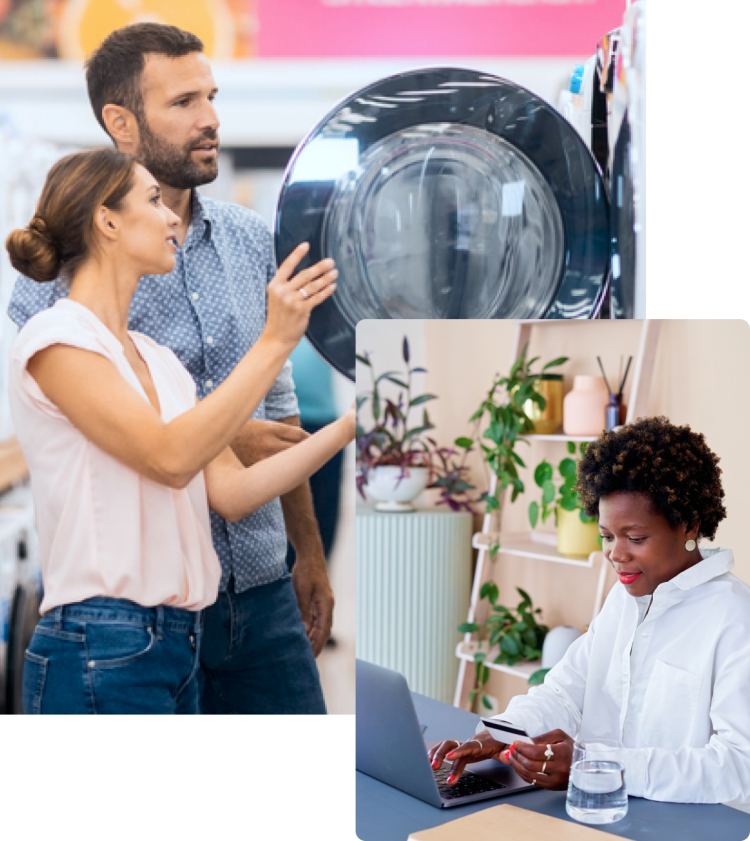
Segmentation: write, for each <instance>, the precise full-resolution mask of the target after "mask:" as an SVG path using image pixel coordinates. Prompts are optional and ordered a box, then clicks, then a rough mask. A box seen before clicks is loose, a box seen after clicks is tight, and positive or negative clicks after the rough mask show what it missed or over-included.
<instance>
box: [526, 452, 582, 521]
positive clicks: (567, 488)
mask: <svg viewBox="0 0 750 841" xmlns="http://www.w3.org/2000/svg"><path fill="white" fill-rule="evenodd" d="M586 445H587V442H586V441H583V442H582V443H581V444H580V447H579V448H578V449H579V452H580V454H581V455H583V453H584V452H585V451H586ZM568 452H569V453H570V454H571V455H575V453H576V445H575V443H574V442H573V441H568ZM577 470H578V462H577V461H576V460H575V459H572V458H567V457H566V458H564V459H563V460H562V461H561V462H560V463H559V464H558V465H557V472H558V473H559V475H560V477H561V478H562V484H560V485H555V483H554V475H555V471H554V468H553V467H552V465H551V464H550V463H549V462H548V461H546V460H544V461H542V462H540V463H539V464H538V465H537V466H536V468H535V469H534V482H535V484H536V485H537V486H538V487H539V488H541V490H542V501H541V505H540V504H539V503H538V502H536V501H534V502H531V503H530V504H529V523H530V524H531V528H532V529H534V528H536V526H537V523H538V522H539V515H540V513H541V517H542V523H546V522H547V520H548V519H549V516H550V514H552V513H554V514H555V520H557V511H558V509H560V508H562V509H564V510H565V511H575V510H576V509H578V512H579V516H580V518H581V522H583V523H591V522H593V521H594V518H593V517H587V516H586V514H585V512H584V510H583V509H582V508H581V503H580V501H579V499H578V494H577V493H576V492H575V484H576V473H577Z"/></svg>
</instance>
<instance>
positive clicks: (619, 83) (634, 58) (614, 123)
mask: <svg viewBox="0 0 750 841" xmlns="http://www.w3.org/2000/svg"><path fill="white" fill-rule="evenodd" d="M645 118H646V3H645V2H644V0H637V2H634V3H632V4H631V5H630V7H629V8H628V10H627V11H626V13H625V18H624V20H623V25H622V27H621V29H620V35H619V48H618V51H617V56H616V60H615V70H614V84H613V92H612V113H611V117H610V136H611V166H610V197H611V199H610V206H611V224H612V240H611V261H612V270H611V284H612V296H611V299H612V300H611V309H612V315H613V317H615V318H645V317H646V294H645V290H646V119H645Z"/></svg>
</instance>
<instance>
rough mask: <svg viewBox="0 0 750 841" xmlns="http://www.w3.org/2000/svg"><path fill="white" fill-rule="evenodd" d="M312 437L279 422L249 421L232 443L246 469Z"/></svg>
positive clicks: (302, 430)
mask: <svg viewBox="0 0 750 841" xmlns="http://www.w3.org/2000/svg"><path fill="white" fill-rule="evenodd" d="M309 437H310V436H309V435H308V434H307V432H305V430H304V429H302V428H301V427H299V426H292V425H291V424H289V423H283V422H279V421H265V420H255V419H254V418H252V419H251V420H249V421H248V422H247V423H246V424H245V425H244V426H243V427H242V429H241V430H240V434H239V435H238V436H237V437H236V438H235V439H234V441H232V449H233V450H234V453H235V455H236V456H237V458H238V459H239V460H240V461H241V462H242V463H243V464H244V466H245V467H250V465H251V464H255V463H256V462H259V461H263V459H265V458H268V457H269V456H272V455H275V454H276V453H280V452H282V451H283V450H287V449H289V447H293V446H294V445H295V444H299V443H300V441H304V440H305V438H309Z"/></svg>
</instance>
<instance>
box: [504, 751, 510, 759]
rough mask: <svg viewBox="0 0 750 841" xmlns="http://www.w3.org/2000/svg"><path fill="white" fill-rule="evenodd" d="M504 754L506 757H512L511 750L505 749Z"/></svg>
mask: <svg viewBox="0 0 750 841" xmlns="http://www.w3.org/2000/svg"><path fill="white" fill-rule="evenodd" d="M503 756H504V757H505V758H506V759H510V750H506V751H505V753H504V754H503Z"/></svg>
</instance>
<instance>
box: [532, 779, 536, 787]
mask: <svg viewBox="0 0 750 841" xmlns="http://www.w3.org/2000/svg"><path fill="white" fill-rule="evenodd" d="M531 785H533V786H535V785H536V777H534V779H533V780H532V781H531Z"/></svg>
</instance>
